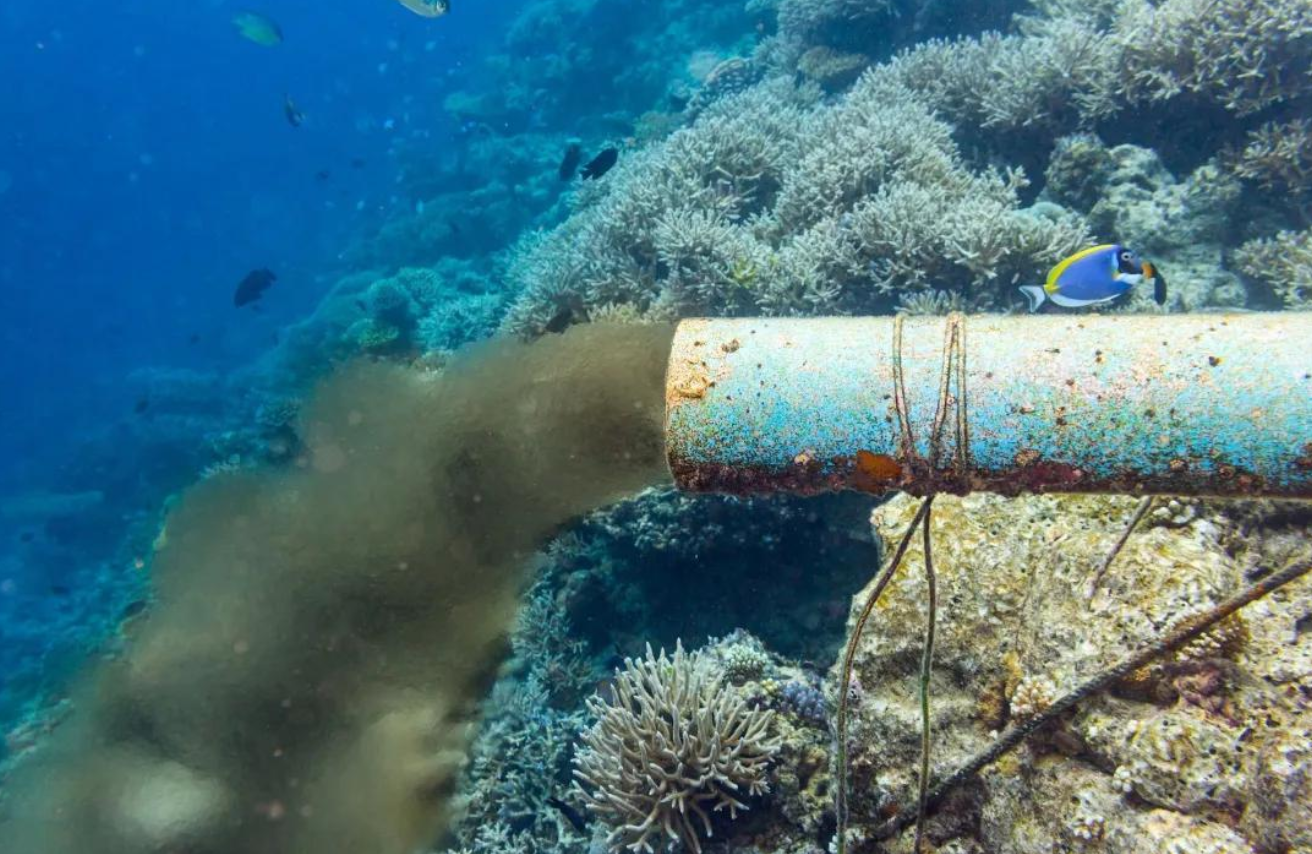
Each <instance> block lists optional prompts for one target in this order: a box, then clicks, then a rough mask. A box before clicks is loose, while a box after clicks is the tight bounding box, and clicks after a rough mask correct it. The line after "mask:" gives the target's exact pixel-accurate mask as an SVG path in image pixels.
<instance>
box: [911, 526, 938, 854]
mask: <svg viewBox="0 0 1312 854" xmlns="http://www.w3.org/2000/svg"><path fill="white" fill-rule="evenodd" d="M926 503H928V501H926ZM932 524H933V516H932V514H930V513H929V512H928V511H926V512H925V524H924V525H922V526H921V528H920V530H921V533H922V534H923V535H924V538H925V540H924V548H925V586H926V588H927V590H928V596H929V619H928V620H927V621H926V624H925V650H924V654H923V655H922V656H921V658H920V802H919V805H918V806H917V808H916V843H915V846H914V847H913V848H912V849H911V850H912V851H914V852H916V854H920V852H921V847H922V843H923V842H924V839H925V813H926V812H927V811H928V808H929V752H930V722H929V678H930V675H931V673H930V668H931V667H932V666H933V663H934V626H935V623H936V622H937V620H938V582H937V580H936V579H935V578H934V547H933V541H934V538H933V536H931V534H930V529H931V526H932Z"/></svg>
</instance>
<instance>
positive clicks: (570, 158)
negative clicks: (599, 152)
mask: <svg viewBox="0 0 1312 854" xmlns="http://www.w3.org/2000/svg"><path fill="white" fill-rule="evenodd" d="M582 161H583V149H582V148H581V147H580V146H579V144H578V143H577V142H571V143H570V144H569V148H567V149H565V157H564V159H562V160H561V161H560V180H562V181H568V180H569V179H570V178H573V177H574V173H575V172H577V171H579V163H581V162H582Z"/></svg>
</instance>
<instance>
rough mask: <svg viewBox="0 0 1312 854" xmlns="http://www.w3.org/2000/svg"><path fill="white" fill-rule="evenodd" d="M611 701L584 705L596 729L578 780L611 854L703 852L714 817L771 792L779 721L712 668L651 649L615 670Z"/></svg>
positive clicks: (586, 737)
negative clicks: (773, 725)
mask: <svg viewBox="0 0 1312 854" xmlns="http://www.w3.org/2000/svg"><path fill="white" fill-rule="evenodd" d="M612 690H613V691H614V694H615V698H614V700H613V701H611V702H607V701H605V700H602V699H599V698H593V699H590V700H589V701H588V710H589V711H590V712H591V713H592V714H593V715H594V716H595V717H596V719H597V720H596V723H594V724H593V725H592V727H591V728H589V729H588V730H587V732H585V733H584V734H583V745H584V746H583V749H582V750H581V751H580V752H579V753H578V754H577V756H576V757H575V760H574V761H575V772H574V773H575V776H577V777H578V780H579V782H580V784H581V785H580V788H579V791H580V792H581V794H582V797H583V799H584V801H585V802H586V803H587V805H588V809H589V810H590V811H591V812H592V813H593V814H594V815H596V816H597V817H598V818H599V819H601V821H602V822H603V824H605V825H606V827H607V829H608V831H609V832H608V833H607V836H606V844H607V845H608V846H609V848H610V849H611V850H612V851H616V852H618V851H624V850H628V851H634V852H638V851H646V852H651V851H654V850H656V849H657V848H660V849H661V850H672V849H674V848H675V846H677V845H683V846H686V847H687V849H688V850H690V851H692V852H694V854H697V852H700V851H701V850H702V849H701V840H700V837H702V836H711V834H712V826H711V816H710V813H711V812H716V813H718V812H720V811H721V810H727V811H728V813H729V818H730V819H733V818H735V817H736V816H737V814H738V811H739V810H747V809H748V808H749V807H748V803H747V799H748V798H751V797H754V796H757V795H762V794H765V793H766V792H768V791H769V788H770V787H769V780H768V777H767V775H766V770H767V767H768V765H769V763H770V760H771V759H772V758H773V757H774V755H775V753H777V752H778V750H779V745H780V743H779V740H778V737H777V736H773V735H771V734H770V732H769V729H770V724H771V721H772V718H773V714H772V713H771V712H769V711H763V710H761V709H758V708H755V707H751V706H749V705H747V702H746V701H745V700H744V699H743V697H742V696H740V695H739V694H738V693H737V692H736V691H734V690H733V689H732V688H730V687H728V686H726V685H725V684H724V681H723V677H722V676H720V675H718V674H716V673H715V672H714V671H713V670H712V669H711V668H710V667H708V666H707V664H706V662H704V661H703V659H702V658H701V657H700V656H699V655H697V654H696V653H693V654H691V655H689V654H687V653H685V652H684V651H683V646H682V645H681V644H680V645H676V647H675V651H674V655H673V656H672V657H671V656H666V654H665V651H664V650H662V651H661V653H660V655H659V656H657V655H654V654H653V653H652V651H651V647H648V648H647V655H646V657H645V658H642V659H637V660H635V659H627V660H626V661H625V663H624V669H623V670H620V671H618V672H617V673H616V676H615V681H614V686H613V688H612Z"/></svg>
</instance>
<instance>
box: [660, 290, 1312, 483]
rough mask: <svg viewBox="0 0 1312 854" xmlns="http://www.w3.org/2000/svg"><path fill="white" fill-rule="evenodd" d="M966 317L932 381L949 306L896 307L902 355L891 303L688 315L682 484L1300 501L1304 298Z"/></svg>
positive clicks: (670, 432)
mask: <svg viewBox="0 0 1312 854" xmlns="http://www.w3.org/2000/svg"><path fill="white" fill-rule="evenodd" d="M964 328H965V336H964V339H963V346H962V347H961V349H960V351H959V352H960V354H961V355H962V356H964V359H963V361H964V371H963V373H962V375H961V378H960V379H964V383H960V382H959V380H958V378H957V376H956V375H955V373H954V372H950V373H949V377H948V379H949V384H948V386H947V394H946V395H944V394H942V393H941V392H942V389H943V388H944V386H943V383H944V379H945V377H944V372H945V360H944V351H945V349H950V348H948V347H947V344H946V338H945V334H944V331H945V320H944V319H943V318H933V317H930V318H908V319H906V320H905V321H904V324H903V329H902V336H901V346H900V348H898V349H897V350H896V353H895V348H894V344H893V341H894V319H893V318H890V317H865V318H820V319H805V320H802V319H759V318H758V319H715V320H686V321H684V322H683V323H681V324H680V325H679V328H678V330H677V332H676V333H675V337H674V345H673V348H672V350H671V354H670V361H669V366H668V371H667V376H666V433H665V435H666V453H667V457H668V460H669V465H670V469H671V471H672V473H673V475H674V478H675V482H676V483H677V484H678V486H679V487H680V488H682V489H685V490H689V491H694V492H729V493H739V494H747V493H761V492H775V491H787V492H794V493H803V494H810V493H818V492H824V491H830V490H840V489H854V490H861V491H866V492H886V491H890V490H903V491H907V492H912V493H917V494H926V493H929V492H943V491H947V492H956V493H965V492H969V491H972V490H985V491H990V492H998V493H1003V494H1018V493H1022V492H1114V493H1125V494H1170V495H1223V496H1266V497H1284V498H1302V499H1312V313H1308V312H1304V313H1297V312H1282V313H1271V314H1238V315H1151V316H1149V315H1111V316H1099V315H1046V316H1039V317H1003V316H976V317H970V318H968V319H965V320H964ZM898 354H900V356H899V355H898ZM898 362H900V364H901V370H902V377H903V383H904V388H905V397H904V400H905V403H904V404H903V405H901V406H899V405H898V397H897V395H896V394H895V387H894V365H895V363H898ZM948 364H951V362H950V361H949V362H948ZM962 388H964V389H965V392H964V394H963V393H962V391H961V389H962ZM936 413H937V414H938V416H939V418H940V419H941V421H942V424H943V427H942V429H940V430H939V431H938V433H937V439H938V441H937V442H935V441H934V438H935V431H934V423H935V418H936ZM958 413H961V414H962V415H964V418H963V419H962V421H960V422H959V421H958V420H957V414H958ZM903 414H904V415H905V421H904V420H903V419H902V418H900V417H899V416H900V415H903ZM903 424H905V427H904V426H903ZM959 425H964V426H965V429H961V427H960V426H959ZM935 445H937V451H936V450H935Z"/></svg>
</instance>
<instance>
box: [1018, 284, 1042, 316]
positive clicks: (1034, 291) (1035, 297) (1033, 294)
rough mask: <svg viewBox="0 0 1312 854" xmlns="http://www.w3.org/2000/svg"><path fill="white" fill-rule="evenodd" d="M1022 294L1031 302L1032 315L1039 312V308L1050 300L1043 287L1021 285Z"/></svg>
mask: <svg viewBox="0 0 1312 854" xmlns="http://www.w3.org/2000/svg"><path fill="white" fill-rule="evenodd" d="M1020 292H1021V293H1022V294H1024V295H1025V299H1027V300H1029V303H1030V313H1031V314H1033V313H1034V312H1036V311H1038V310H1039V306H1041V305H1043V303H1044V301H1045V300H1047V299H1048V294H1047V292H1046V291H1044V290H1043V286H1042V285H1021V286H1020Z"/></svg>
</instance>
